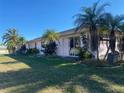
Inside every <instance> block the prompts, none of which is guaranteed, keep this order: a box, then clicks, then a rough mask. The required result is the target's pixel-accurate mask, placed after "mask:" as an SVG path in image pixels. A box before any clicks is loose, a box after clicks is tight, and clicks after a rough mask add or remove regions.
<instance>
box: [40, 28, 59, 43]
mask: <svg viewBox="0 0 124 93" xmlns="http://www.w3.org/2000/svg"><path fill="white" fill-rule="evenodd" d="M42 38H43V40H44V43H46V44H47V43H51V42H56V41H57V40H59V34H58V33H57V32H56V31H55V30H52V29H47V30H46V32H45V34H44V35H43V36H42Z"/></svg>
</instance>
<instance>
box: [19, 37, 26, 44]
mask: <svg viewBox="0 0 124 93" xmlns="http://www.w3.org/2000/svg"><path fill="white" fill-rule="evenodd" d="M25 43H26V39H25V38H24V37H22V36H21V37H19V38H18V44H19V45H21V46H22V45H24V44H25Z"/></svg>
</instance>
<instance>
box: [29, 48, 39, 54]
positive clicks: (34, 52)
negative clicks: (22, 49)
mask: <svg viewBox="0 0 124 93" xmlns="http://www.w3.org/2000/svg"><path fill="white" fill-rule="evenodd" d="M39 52H40V51H39V50H38V49H37V48H30V49H28V50H27V54H29V55H32V54H38V53H39Z"/></svg>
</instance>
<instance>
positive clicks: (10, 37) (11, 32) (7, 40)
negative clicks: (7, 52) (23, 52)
mask: <svg viewBox="0 0 124 93" xmlns="http://www.w3.org/2000/svg"><path fill="white" fill-rule="evenodd" d="M18 37H19V35H18V33H17V30H16V29H8V30H7V32H6V33H4V35H3V42H4V44H5V45H7V46H8V47H10V46H11V47H12V50H13V53H15V51H16V47H17V43H18Z"/></svg>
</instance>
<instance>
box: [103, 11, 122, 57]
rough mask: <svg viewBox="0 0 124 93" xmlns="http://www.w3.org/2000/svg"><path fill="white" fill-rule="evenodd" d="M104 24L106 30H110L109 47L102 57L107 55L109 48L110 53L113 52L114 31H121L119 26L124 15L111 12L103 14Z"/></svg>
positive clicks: (114, 45)
mask: <svg viewBox="0 0 124 93" xmlns="http://www.w3.org/2000/svg"><path fill="white" fill-rule="evenodd" d="M104 18H105V26H106V28H108V31H110V35H109V47H108V49H107V52H106V54H105V57H104V59H105V58H106V56H107V55H108V52H109V50H111V52H112V53H115V47H116V35H115V32H116V31H121V28H120V26H121V25H122V24H123V21H124V15H120V16H119V15H117V16H113V15H112V14H110V13H108V14H106V15H105V17H104Z"/></svg>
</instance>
